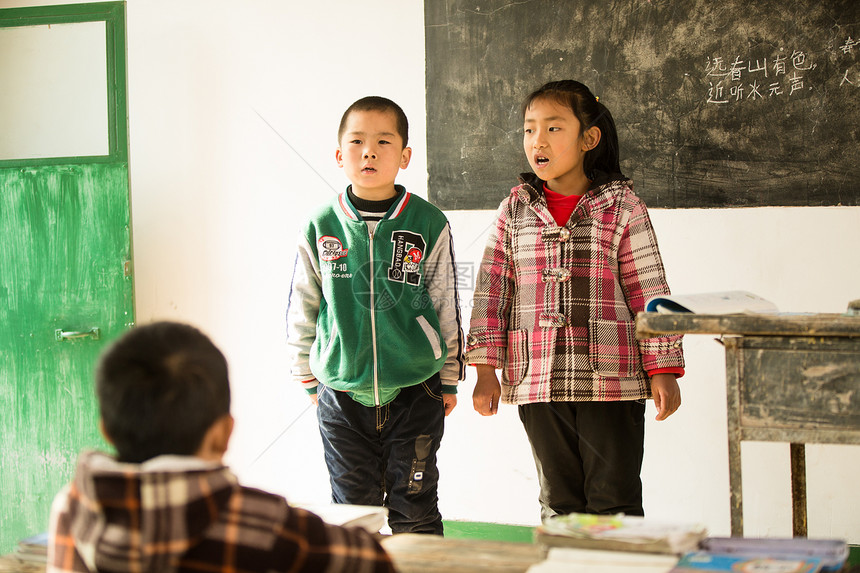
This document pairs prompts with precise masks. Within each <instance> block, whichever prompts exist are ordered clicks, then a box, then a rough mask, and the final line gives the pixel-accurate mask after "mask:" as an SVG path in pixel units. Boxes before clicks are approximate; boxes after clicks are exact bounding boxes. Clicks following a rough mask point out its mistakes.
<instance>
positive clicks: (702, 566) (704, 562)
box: [672, 537, 849, 573]
mask: <svg viewBox="0 0 860 573" xmlns="http://www.w3.org/2000/svg"><path fill="white" fill-rule="evenodd" d="M848 551H849V549H848V544H847V543H845V542H844V541H840V540H836V539H807V538H802V537H796V538H792V539H754V538H742V537H709V538H707V539H705V540H703V541H702V543H701V548H700V551H696V552H691V553H687V554H686V555H684V556H683V557H682V558H681V560H680V561H679V562H678V565H677V566H675V568H674V569H672V573H702V572H705V571H707V572H717V571H751V572H756V571H768V572H769V571H775V572H779V573H816V572H821V573H830V572H836V571H839V570H841V569H842V566H843V565H844V564H845V561H846V560H847V559H848Z"/></svg>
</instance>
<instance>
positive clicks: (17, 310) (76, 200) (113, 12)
mask: <svg viewBox="0 0 860 573" xmlns="http://www.w3.org/2000/svg"><path fill="white" fill-rule="evenodd" d="M85 44H90V45H91V47H90V48H87V47H84V48H83V50H82V52H80V50H81V48H80V46H81V45H85ZM51 50H56V54H52V53H51ZM69 51H72V52H73V53H72V54H69V53H68V52H69ZM76 51H78V52H80V53H75V52H76ZM9 54H14V57H12V58H10V57H8V55H9ZM4 56H7V57H6V58H4ZM64 57H69V58H70V64H69V65H63V64H62V63H60V64H58V65H59V66H60V67H59V68H58V69H53V68H52V66H53V65H54V64H56V63H57V60H58V59H62V58H64ZM10 60H13V61H10ZM22 60H23V61H22ZM81 60H88V61H81ZM90 60H91V61H90ZM75 66H77V67H78V68H76V69H73V70H71V71H69V68H70V67H73V68H74V67H75ZM34 68H35V70H36V71H35V72H34ZM87 74H90V75H92V74H95V76H94V77H98V76H100V85H97V86H96V89H93V86H92V85H87V86H84V87H81V85H80V84H82V83H83V84H87V83H88V81H87V80H81V76H84V75H87ZM44 76H47V77H44ZM2 84H5V86H4V87H3V88H2V90H6V89H7V87H9V88H10V89H13V91H14V90H17V91H19V92H23V93H18V94H17V96H15V97H14V98H12V97H11V96H8V95H7V94H4V96H5V97H6V98H7V99H6V100H5V101H4V100H3V97H4V96H0V133H3V136H2V138H3V142H2V143H0V408H2V410H0V412H1V413H0V552H2V553H6V552H9V551H11V550H13V549H14V547H15V545H16V543H17V541H18V540H19V539H20V538H22V537H25V536H29V535H33V534H35V533H39V532H41V531H45V530H46V529H47V526H48V512H49V509H50V504H51V501H52V499H53V497H54V495H55V494H56V493H57V491H58V490H59V489H60V488H61V487H62V486H63V485H64V484H66V483H67V482H68V480H69V478H70V476H71V474H72V471H73V469H74V464H75V460H76V458H77V455H78V453H79V452H80V450H81V449H82V448H104V447H105V444H104V443H103V441H102V439H101V437H100V436H99V432H98V426H97V424H98V407H97V403H96V400H95V394H94V391H93V382H92V380H93V366H94V363H95V360H96V358H97V356H98V354H99V352H100V351H101V349H102V348H103V347H104V344H105V343H106V342H109V341H110V340H111V339H113V338H115V337H116V336H117V335H119V334H120V333H122V332H123V331H125V330H126V329H127V328H128V327H129V326H130V325H131V324H133V321H134V317H133V312H134V311H133V302H134V301H133V282H132V276H131V268H132V266H131V220H130V209H129V177H128V160H127V157H128V143H127V120H126V118H127V110H126V103H125V102H126V97H125V86H126V78H125V6H124V3H122V2H108V3H98V4H80V5H70V6H50V7H42V8H26V9H24V8H22V9H10V10H0V85H2ZM89 84H92V82H89ZM13 85H14V86H15V87H14V88H12V87H11V86H13ZM2 90H0V91H2ZM27 90H30V92H28V91H27ZM45 92H50V93H48V94H46V93H45ZM10 98H11V99H10ZM90 99H93V100H95V101H89V100H90ZM57 107H61V108H62V109H61V110H59V111H58V110H57V109H56V108H57ZM28 115H29V116H30V118H29V119H27V116H28ZM21 116H25V117H24V119H23V120H22V119H21ZM103 116H106V117H103ZM46 118H47V119H46ZM75 122H81V126H80V127H77V126H76V125H75ZM45 124H47V125H45ZM84 132H87V135H84ZM10 134H11V135H10ZM61 140H67V141H65V142H63V141H61ZM58 146H59V147H58ZM63 146H67V147H63ZM64 149H71V150H72V151H73V153H72V154H67V155H63V153H62V152H63V150H64ZM58 153H59V155H58Z"/></svg>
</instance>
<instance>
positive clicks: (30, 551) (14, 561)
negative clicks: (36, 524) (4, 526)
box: [0, 533, 48, 573]
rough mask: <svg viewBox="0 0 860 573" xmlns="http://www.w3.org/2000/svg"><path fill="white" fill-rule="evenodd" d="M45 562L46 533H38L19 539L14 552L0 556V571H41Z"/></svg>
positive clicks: (23, 572) (46, 557)
mask: <svg viewBox="0 0 860 573" xmlns="http://www.w3.org/2000/svg"><path fill="white" fill-rule="evenodd" d="M47 563H48V534H47V533H40V534H38V535H34V536H32V537H27V538H26V539H22V540H20V541H19V542H18V548H17V550H16V551H15V552H14V553H10V554H9V555H5V556H3V557H2V558H0V573H7V572H9V573H11V572H15V573H36V572H40V573H41V572H44V571H45V567H46V565H47Z"/></svg>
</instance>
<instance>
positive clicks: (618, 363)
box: [588, 319, 641, 378]
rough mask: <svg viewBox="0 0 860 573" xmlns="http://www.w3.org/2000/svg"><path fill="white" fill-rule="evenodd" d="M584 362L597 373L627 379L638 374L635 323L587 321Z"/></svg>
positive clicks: (637, 345)
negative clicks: (586, 360) (586, 346)
mask: <svg viewBox="0 0 860 573" xmlns="http://www.w3.org/2000/svg"><path fill="white" fill-rule="evenodd" d="M588 359H589V361H590V362H591V368H592V370H594V371H595V372H596V373H597V374H600V375H601V376H605V377H608V378H630V377H631V376H636V374H637V373H638V372H639V368H640V364H641V359H640V358H639V344H638V343H637V341H636V323H634V322H629V321H617V320H600V319H591V320H589V321H588Z"/></svg>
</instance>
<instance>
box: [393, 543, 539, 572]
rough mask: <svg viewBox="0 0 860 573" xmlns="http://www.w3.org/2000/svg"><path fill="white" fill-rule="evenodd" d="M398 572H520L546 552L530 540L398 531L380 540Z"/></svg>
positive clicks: (537, 561)
mask: <svg viewBox="0 0 860 573" xmlns="http://www.w3.org/2000/svg"><path fill="white" fill-rule="evenodd" d="M382 546H383V547H384V548H385V550H386V551H387V552H388V553H389V554H390V555H391V558H392V560H393V561H394V566H395V567H396V568H397V571H399V572H400V573H443V572H445V573H475V572H476V571H493V572H494V573H495V572H499V573H524V572H525V571H527V570H528V568H529V567H531V566H532V565H534V564H535V563H539V562H541V561H543V560H544V558H545V556H546V553H545V550H544V549H543V548H541V546H539V545H535V544H532V543H511V542H506V541H485V540H482V539H448V538H445V537H440V536H438V535H420V534H417V533H400V534H398V535H392V536H390V537H386V538H384V539H383V540H382Z"/></svg>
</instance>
